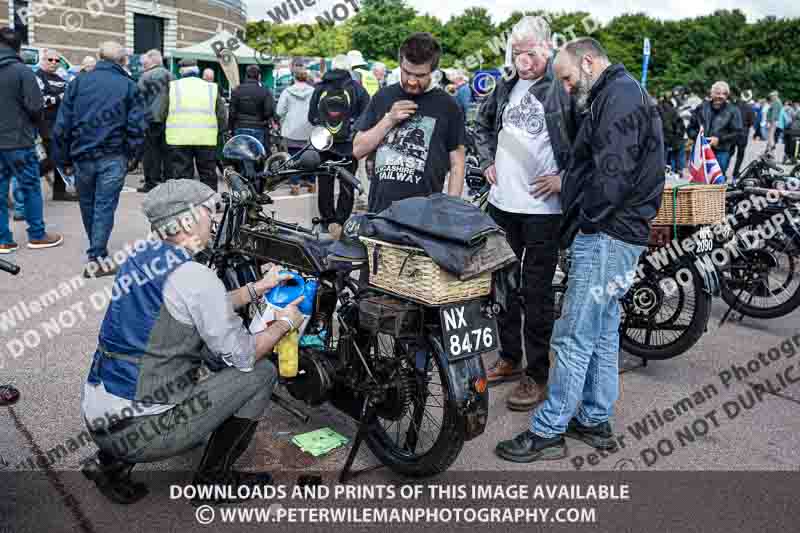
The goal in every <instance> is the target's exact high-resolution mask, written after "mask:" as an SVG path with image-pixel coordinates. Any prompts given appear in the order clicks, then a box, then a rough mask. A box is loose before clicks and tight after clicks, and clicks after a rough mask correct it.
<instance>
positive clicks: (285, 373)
mask: <svg viewBox="0 0 800 533" xmlns="http://www.w3.org/2000/svg"><path fill="white" fill-rule="evenodd" d="M299 341H300V333H299V332H298V331H297V330H296V329H293V330H292V331H290V332H289V333H287V334H286V335H284V336H283V338H282V339H281V340H280V341H279V342H278V345H277V346H276V347H275V351H277V352H278V373H279V374H280V376H281V377H282V378H293V377H295V376H297V367H298V360H299V353H298V348H297V344H298V342H299Z"/></svg>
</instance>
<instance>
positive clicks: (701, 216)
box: [653, 185, 726, 226]
mask: <svg viewBox="0 0 800 533" xmlns="http://www.w3.org/2000/svg"><path fill="white" fill-rule="evenodd" d="M725 189H726V186H725V185H687V186H683V187H680V188H679V189H678V191H677V196H676V195H675V192H674V190H673V189H672V187H665V188H664V194H662V195H661V208H660V209H659V210H658V213H657V214H656V218H655V219H654V220H653V224H654V225H659V226H671V225H673V224H676V225H682V226H686V225H692V226H695V225H699V224H718V223H720V222H723V221H724V220H725ZM673 208H674V211H673Z"/></svg>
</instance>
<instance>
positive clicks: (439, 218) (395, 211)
mask: <svg viewBox="0 0 800 533" xmlns="http://www.w3.org/2000/svg"><path fill="white" fill-rule="evenodd" d="M351 221H354V222H356V221H358V223H359V224H360V227H358V228H357V229H356V230H355V231H357V233H358V234H359V235H361V236H362V237H369V238H373V239H377V240H380V241H386V242H390V243H394V244H401V245H404V246H415V247H419V248H422V249H424V250H425V253H426V254H427V255H428V256H430V258H431V259H432V260H433V261H434V262H435V263H436V264H437V265H439V266H440V267H442V268H443V269H445V270H447V271H448V272H450V273H452V274H454V275H456V276H459V279H461V280H462V281H466V280H468V279H472V278H474V277H477V276H478V275H480V274H482V273H484V272H493V271H495V270H498V269H500V268H503V267H504V266H506V265H508V264H510V263H511V262H514V261H516V260H517V256H516V255H515V254H514V251H513V250H512V249H511V246H509V244H508V242H507V241H506V239H505V236H504V233H503V231H502V229H500V226H498V225H497V223H496V222H495V221H494V220H492V218H491V217H490V216H489V215H487V214H486V213H484V212H483V211H481V210H480V209H479V208H477V207H475V206H474V205H472V204H470V203H469V202H466V201H464V200H462V199H460V198H455V197H453V196H448V195H446V194H444V193H435V194H432V195H430V196H427V197H415V198H408V199H405V200H400V201H396V202H393V203H392V206H391V207H389V208H387V209H384V210H383V211H381V212H380V213H379V214H377V215H371V216H369V217H353V219H351ZM348 224H350V222H348ZM345 231H354V230H353V229H350V228H346V230H345ZM495 237H497V238H495Z"/></svg>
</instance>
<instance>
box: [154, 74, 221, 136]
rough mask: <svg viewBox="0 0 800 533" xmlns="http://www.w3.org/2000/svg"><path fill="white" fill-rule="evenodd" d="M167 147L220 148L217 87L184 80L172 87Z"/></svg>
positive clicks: (194, 79) (192, 80)
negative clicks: (218, 139)
mask: <svg viewBox="0 0 800 533" xmlns="http://www.w3.org/2000/svg"><path fill="white" fill-rule="evenodd" d="M166 129H167V131H166V133H167V144H168V145H170V146H216V145H217V84H216V83H209V82H207V81H205V80H203V79H200V78H195V77H191V78H183V79H180V80H176V81H172V82H170V84H169V114H168V115H167V128H166Z"/></svg>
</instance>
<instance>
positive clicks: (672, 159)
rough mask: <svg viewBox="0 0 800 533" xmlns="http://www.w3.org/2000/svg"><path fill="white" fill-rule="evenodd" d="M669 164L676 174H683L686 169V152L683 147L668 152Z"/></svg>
mask: <svg viewBox="0 0 800 533" xmlns="http://www.w3.org/2000/svg"><path fill="white" fill-rule="evenodd" d="M667 164H668V165H669V166H671V167H672V170H674V171H675V172H679V173H680V172H683V169H684V168H686V150H685V149H684V147H683V146H681V147H680V149H678V150H674V149H668V150H667Z"/></svg>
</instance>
